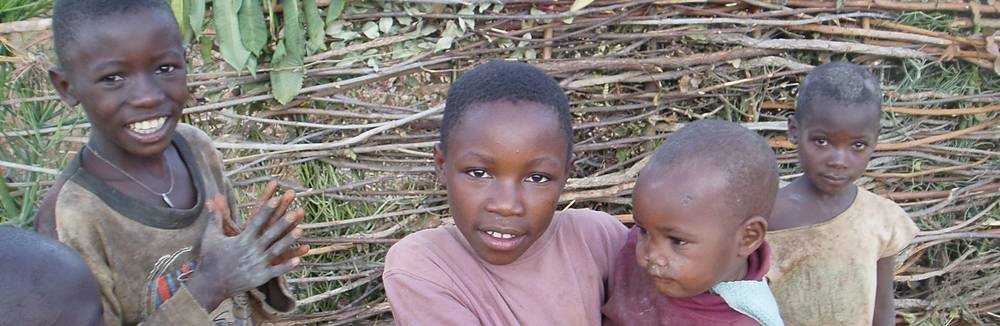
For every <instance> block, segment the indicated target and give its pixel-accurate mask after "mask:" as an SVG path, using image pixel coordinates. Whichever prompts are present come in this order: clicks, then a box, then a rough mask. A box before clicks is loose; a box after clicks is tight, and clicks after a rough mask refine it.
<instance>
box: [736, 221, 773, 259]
mask: <svg viewBox="0 0 1000 326" xmlns="http://www.w3.org/2000/svg"><path fill="white" fill-rule="evenodd" d="M766 233H767V219H765V218H764V217H762V216H754V217H751V218H749V219H747V220H746V221H744V222H743V224H741V225H740V231H739V237H740V238H739V254H740V256H743V257H746V256H750V254H752V253H753V252H754V251H755V250H757V248H759V247H760V245H761V244H762V243H764V234H766Z"/></svg>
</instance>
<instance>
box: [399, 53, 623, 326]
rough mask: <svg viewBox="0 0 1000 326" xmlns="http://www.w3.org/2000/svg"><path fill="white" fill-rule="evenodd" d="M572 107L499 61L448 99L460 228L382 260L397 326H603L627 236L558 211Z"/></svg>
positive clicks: (420, 236) (605, 223) (454, 205)
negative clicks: (617, 256) (610, 281)
mask: <svg viewBox="0 0 1000 326" xmlns="http://www.w3.org/2000/svg"><path fill="white" fill-rule="evenodd" d="M572 158H573V154H572V129H571V126H570V117H569V103H568V101H567V99H566V96H565V94H563V91H562V89H561V88H560V87H559V85H558V84H557V83H556V81H555V80H553V79H552V78H551V77H549V76H547V75H546V74H545V73H543V72H542V71H540V70H538V69H537V68H534V67H532V66H530V65H527V64H523V63H517V62H505V61H493V62H490V63H486V64H483V65H480V66H478V67H476V68H475V69H473V70H472V71H469V72H468V73H466V74H464V75H463V76H461V77H460V78H459V79H458V80H456V81H455V83H454V84H453V85H452V86H451V88H450V89H449V91H448V99H447V101H446V105H445V113H444V119H443V122H442V126H441V142H440V143H439V144H438V145H437V146H436V147H435V150H434V162H435V167H436V169H437V174H438V177H439V178H440V179H441V181H442V182H444V184H445V185H446V186H447V188H448V203H449V205H450V206H451V213H452V215H453V216H454V219H455V225H446V226H441V227H438V228H435V229H429V230H423V231H420V232H417V233H414V234H411V235H409V236H407V237H406V238H404V239H403V240H402V241H400V242H399V243H397V244H395V245H394V246H392V248H390V250H389V253H388V255H387V257H386V264H385V273H384V274H383V280H384V281H385V289H386V294H387V296H388V297H389V302H390V304H391V305H392V310H393V316H394V317H395V321H396V322H397V323H398V324H400V325H599V324H600V323H601V315H600V306H601V302H602V300H603V298H604V280H605V279H606V278H607V276H608V273H609V271H610V268H611V264H612V260H613V257H614V253H615V252H616V251H617V249H618V248H620V247H621V244H622V243H623V242H624V239H625V227H624V226H623V225H622V224H621V223H620V222H618V221H617V220H616V219H615V218H614V217H612V216H610V215H607V214H603V213H599V212H595V211H590V210H567V211H561V212H555V210H556V204H557V202H558V199H559V195H560V193H561V191H562V188H563V185H564V184H565V183H566V179H567V178H568V177H569V173H570V168H571V166H572V165H571V162H572Z"/></svg>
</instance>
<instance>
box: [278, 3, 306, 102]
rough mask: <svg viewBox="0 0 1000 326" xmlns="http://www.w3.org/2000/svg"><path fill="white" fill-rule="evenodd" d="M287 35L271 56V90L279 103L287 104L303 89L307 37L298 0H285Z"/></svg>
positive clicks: (283, 4)
mask: <svg viewBox="0 0 1000 326" xmlns="http://www.w3.org/2000/svg"><path fill="white" fill-rule="evenodd" d="M281 4H282V6H284V8H285V12H284V26H285V37H284V38H283V39H281V41H279V42H278V46H277V48H276V49H275V50H274V55H273V56H272V57H271V67H272V68H273V69H274V71H272V72H271V91H272V93H273V94H274V98H275V99H276V100H278V103H281V104H287V103H288V102H290V101H291V100H292V99H293V98H295V96H296V95H298V94H299V91H300V90H302V80H303V78H304V73H303V72H302V63H303V59H304V58H305V49H306V37H305V33H304V31H303V30H302V21H301V20H300V19H299V2H298V0H283V1H282V2H281Z"/></svg>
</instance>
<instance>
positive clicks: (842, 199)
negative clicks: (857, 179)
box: [791, 177, 858, 225]
mask: <svg viewBox="0 0 1000 326" xmlns="http://www.w3.org/2000/svg"><path fill="white" fill-rule="evenodd" d="M794 183H797V185H796V187H795V188H792V189H791V190H794V191H795V192H797V193H799V194H801V195H803V196H804V197H805V200H803V201H801V202H800V203H801V207H799V210H798V211H799V212H800V213H801V212H809V213H806V214H803V215H802V216H800V218H801V219H802V220H803V222H804V223H805V225H813V224H819V223H823V222H826V221H829V220H831V219H833V218H834V217H837V216H838V215H840V214H841V213H843V212H844V211H846V210H847V209H848V208H849V207H850V206H851V204H852V203H854V197H855V196H856V195H857V193H858V187H857V186H855V185H854V184H849V185H847V186H845V187H843V188H841V189H839V190H838V191H836V192H825V191H823V190H821V189H819V188H818V187H816V185H815V184H813V183H812V181H811V180H809V178H807V177H801V178H799V179H796V180H795V182H794Z"/></svg>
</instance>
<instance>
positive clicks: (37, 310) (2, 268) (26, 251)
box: [0, 227, 103, 325]
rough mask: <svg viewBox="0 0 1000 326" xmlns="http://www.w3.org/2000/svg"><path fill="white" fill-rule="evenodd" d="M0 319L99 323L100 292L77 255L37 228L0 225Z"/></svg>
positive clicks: (7, 321)
mask: <svg viewBox="0 0 1000 326" xmlns="http://www.w3.org/2000/svg"><path fill="white" fill-rule="evenodd" d="M0 262H3V263H0V289H2V290H3V295H2V296H0V311H2V312H3V315H4V316H3V321H4V322H3V324H4V325H102V324H103V321H102V320H101V318H102V317H101V314H102V307H101V295H100V293H99V292H98V290H97V283H96V282H95V281H94V276H93V275H92V274H91V273H90V269H89V268H87V264H86V263H84V262H83V259H80V256H78V255H77V254H76V252H74V251H73V249H70V248H69V247H66V246H65V245H63V244H61V243H59V242H56V241H53V240H51V239H48V238H46V237H44V236H42V235H40V234H38V233H35V232H30V231H26V230H20V229H15V228H11V227H0Z"/></svg>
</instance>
